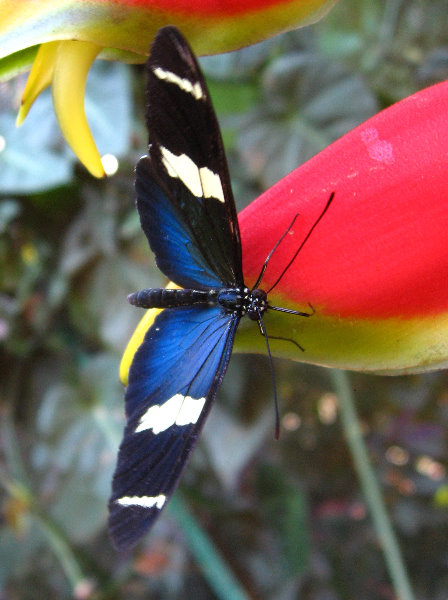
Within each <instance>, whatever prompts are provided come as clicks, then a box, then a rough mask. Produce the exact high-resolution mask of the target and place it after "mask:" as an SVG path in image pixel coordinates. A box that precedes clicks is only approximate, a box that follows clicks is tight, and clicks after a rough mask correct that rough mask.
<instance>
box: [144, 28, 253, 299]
mask: <svg viewBox="0 0 448 600" xmlns="http://www.w3.org/2000/svg"><path fill="white" fill-rule="evenodd" d="M147 76H148V85H147V110H146V120H147V125H148V131H149V154H148V156H145V157H143V158H142V159H141V160H140V162H139V163H138V165H137V169H136V191H137V208H138V212H139V214H140V220H141V224H142V228H143V231H144V232H145V234H146V236H147V238H148V241H149V244H150V246H151V249H152V250H153V252H154V254H155V256H156V261H157V264H158V266H159V268H160V270H161V271H162V272H163V273H165V275H167V277H169V278H170V279H171V280H172V281H174V282H175V283H177V284H178V285H179V286H181V287H184V288H196V289H206V288H209V287H221V286H224V287H229V286H242V285H243V275H242V262H241V243H240V233H239V228H238V220H237V216H236V209H235V203H234V200H233V195H232V190H231V186H230V179H229V174H228V169H227V162H226V158H225V154H224V149H223V143H222V139H221V133H220V130H219V125H218V122H217V120H216V116H215V113H214V110H213V107H212V104H211V101H210V96H209V92H208V90H207V86H206V84H205V81H204V78H203V76H202V74H201V71H200V69H199V66H198V64H197V62H196V59H195V57H194V54H193V53H192V51H191V50H190V48H189V46H188V45H187V43H186V42H185V40H184V39H183V38H182V36H181V35H180V34H179V32H178V31H177V30H176V29H175V28H174V27H165V28H164V29H162V30H161V31H160V32H159V34H158V35H157V37H156V39H155V41H154V43H153V45H152V47H151V54H150V57H149V59H148V61H147Z"/></svg>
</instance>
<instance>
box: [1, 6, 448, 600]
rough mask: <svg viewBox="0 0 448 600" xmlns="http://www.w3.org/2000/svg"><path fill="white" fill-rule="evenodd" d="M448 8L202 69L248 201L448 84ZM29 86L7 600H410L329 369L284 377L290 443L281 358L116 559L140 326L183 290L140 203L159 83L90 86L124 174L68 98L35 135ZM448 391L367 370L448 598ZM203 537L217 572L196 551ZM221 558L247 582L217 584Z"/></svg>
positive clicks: (4, 521) (218, 423) (341, 24)
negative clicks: (360, 472)
mask: <svg viewBox="0 0 448 600" xmlns="http://www.w3.org/2000/svg"><path fill="white" fill-rule="evenodd" d="M447 8H448V6H447V2H446V1H444V0H433V2H431V3H427V2H423V0H409V1H408V2H403V1H400V0H384V1H381V2H380V1H378V2H371V1H368V0H340V2H339V4H338V5H336V7H335V9H334V10H333V11H332V12H331V13H330V14H329V15H328V16H327V17H326V18H325V19H324V20H323V21H321V22H320V23H319V24H317V25H316V26H313V27H311V28H307V29H304V30H301V31H297V32H293V33H289V34H286V35H282V36H278V37H276V38H275V39H273V40H269V41H266V42H263V43H261V44H258V45H257V46H254V47H251V48H247V49H245V50H242V51H240V52H236V53H233V54H229V55H225V56H218V57H210V58H207V59H203V60H202V65H203V67H204V70H205V72H206V74H207V78H208V81H209V84H210V89H211V93H212V96H213V99H214V102H215V106H216V108H217V112H218V115H219V117H220V121H221V124H222V127H223V134H224V139H225V143H226V147H227V150H228V157H229V163H230V170H231V174H232V179H233V184H234V191H235V196H236V197H237V203H238V207H239V208H242V207H243V206H244V205H245V204H246V203H247V202H249V201H250V200H251V199H253V198H254V197H256V196H257V195H258V194H259V193H260V192H262V191H263V190H265V189H266V188H267V187H268V186H270V185H271V184H273V183H274V182H275V181H277V180H278V179H280V178H281V177H282V176H283V175H285V174H286V173H287V172H288V171H290V170H291V169H293V168H295V167H296V166H298V165H299V164H300V163H302V162H304V161H305V160H307V159H308V158H309V157H311V156H313V155H314V154H315V153H316V152H318V151H319V150H321V149H322V148H324V147H325V146H326V145H327V144H329V143H330V142H331V141H333V140H334V139H336V138H337V137H339V136H341V135H343V134H344V133H345V132H346V131H348V130H349V129H351V128H352V127H354V126H356V125H357V124H359V123H360V122H362V121H363V120H365V119H366V118H368V117H369V116H371V115H372V114H374V113H375V112H376V111H378V110H379V109H380V108H383V107H385V106H387V105H389V104H391V103H393V102H395V101H397V100H399V99H400V98H402V97H404V96H407V95H409V94H411V93H413V92H414V91H416V90H418V89H419V88H421V87H424V86H426V85H429V84H431V83H433V82H436V81H439V80H442V79H445V78H446V76H447V74H448V11H447ZM148 44H149V40H148ZM22 86H23V80H15V81H13V82H10V83H9V84H3V85H2V86H1V87H0V107H1V108H0V136H2V137H3V138H4V140H5V142H6V145H5V148H4V150H3V151H2V152H0V194H2V195H1V202H0V344H1V347H0V417H1V428H0V452H1V454H0V484H1V492H0V493H1V522H0V598H1V599H2V600H16V599H19V598H20V599H21V600H28V599H30V600H31V599H33V600H34V599H37V598H39V599H40V598H46V599H48V600H52V599H56V598H57V599H61V598H70V597H73V596H74V597H76V598H79V599H83V598H95V599H106V598H114V599H115V598H116V599H119V598H120V599H121V598H123V599H124V598H126V599H131V600H132V599H134V598H135V599H139V598H163V599H169V598H180V597H182V598H195V599H196V598H199V599H202V598H203V599H209V598H210V599H211V598H215V597H218V596H219V597H220V598H237V597H238V598H244V597H246V598H249V597H251V598H269V599H270V598H275V599H282V600H289V599H295V598H301V599H306V600H336V599H344V600H345V599H347V600H352V599H355V598H356V599H359V598H362V599H363V600H369V599H372V600H379V599H380V600H381V599H384V600H386V599H391V598H393V591H392V589H391V586H390V583H389V580H388V576H387V574H386V572H385V567H384V563H383V559H382V556H381V553H380V551H379V548H378V544H377V539H376V537H375V533H374V531H373V529H372V525H371V522H370V520H369V518H368V515H367V514H366V506H365V503H364V501H363V498H362V497H361V495H360V492H359V486H358V483H357V480H356V477H355V476H354V472H353V467H352V462H351V458H350V456H349V453H348V449H347V446H346V443H345V440H344V438H343V436H342V433H341V429H340V426H339V423H338V418H337V416H338V414H337V413H338V407H337V400H336V399H335V397H334V395H333V394H332V392H331V383H330V380H329V378H328V374H327V373H326V372H325V370H323V369H318V368H314V367H306V366H303V365H300V364H292V363H286V362H282V363H280V362H278V363H277V364H276V376H277V386H278V392H279V396H280V398H281V414H282V434H281V439H280V441H279V442H275V441H274V440H273V432H274V411H273V407H272V389H271V384H270V374H269V370H268V365H267V361H266V358H265V357H261V356H251V357H247V356H234V357H233V358H232V362H231V366H230V369H229V371H228V374H227V376H226V378H225V380H224V385H223V388H222V390H221V392H220V394H219V397H218V401H217V403H216V407H215V408H214V410H213V411H212V414H211V416H210V419H209V422H208V423H207V426H206V428H205V430H204V432H203V436H202V440H201V443H200V444H199V447H198V449H197V450H196V452H195V454H194V456H193V459H192V461H191V464H190V466H189V468H188V470H187V471H186V473H185V476H184V477H183V480H182V485H181V493H182V496H180V495H179V502H182V499H183V503H182V504H180V505H179V506H178V509H177V510H176V504H175V505H174V506H173V507H172V508H171V509H169V510H167V511H166V512H165V513H164V514H163V517H162V518H161V519H160V521H159V522H158V523H157V525H156V526H155V528H154V529H153V531H152V532H151V534H150V535H149V536H148V537H147V538H146V539H145V540H144V541H143V542H142V543H141V544H140V546H139V547H138V548H137V550H136V551H135V553H134V554H133V555H132V556H128V557H126V556H119V555H118V554H117V553H115V551H114V550H113V549H112V548H111V545H110V542H109V539H108V536H107V531H106V504H107V499H108V496H109V492H110V481H111V476H112V472H113V468H114V464H115V457H116V450H117V446H118V443H119V440H120V436H121V432H122V428H123V423H124V415H123V390H122V388H121V385H120V384H119V382H118V364H119V360H120V354H121V352H122V351H123V349H124V347H125V345H126V342H127V340H128V338H129V336H130V334H131V332H132V330H133V328H134V326H135V325H136V323H137V321H138V318H139V316H140V314H139V312H138V311H136V310H135V309H132V308H131V307H129V305H128V304H127V302H126V295H127V294H128V293H129V292H131V291H134V290H136V289H139V288H141V287H150V286H153V285H159V284H161V283H162V282H163V279H162V277H161V275H160V273H158V272H157V270H156V269H155V265H154V261H153V258H152V256H151V255H150V252H149V251H148V247H147V242H146V240H145V239H144V236H143V234H142V232H141V231H140V228H139V223H138V218H137V214H136V211H135V209H134V206H133V199H134V192H133V187H132V185H133V182H132V180H133V167H134V164H135V162H136V160H137V158H138V157H139V156H140V155H141V154H143V153H144V151H145V146H146V137H147V134H146V131H145V129H144V125H143V123H144V119H143V102H144V91H143V90H144V74H143V69H142V68H139V67H134V68H130V67H127V66H124V65H118V64H107V65H104V64H103V65H102V64H100V65H98V66H97V67H96V68H95V70H94V71H93V72H92V74H91V76H89V84H88V96H87V102H86V104H87V111H88V117H89V121H90V123H91V126H92V130H93V132H94V135H95V139H96V140H97V142H98V144H99V147H100V150H101V152H106V151H107V152H109V153H112V154H115V155H116V156H117V157H118V158H119V160H120V169H119V171H118V173H117V174H116V175H115V176H113V177H112V178H110V179H108V180H106V181H96V180H93V179H92V178H91V177H90V176H88V175H87V174H86V172H85V171H84V170H83V169H82V168H81V167H80V166H79V165H77V164H76V162H75V160H74V157H73V156H72V155H71V153H70V151H69V150H68V149H67V148H66V147H65V145H64V143H63V142H62V139H61V137H60V134H59V133H58V130H57V126H56V124H55V121H54V117H53V115H52V110H51V104H50V98H49V96H48V95H43V97H41V98H39V100H38V101H37V102H36V105H35V106H34V107H33V108H32V110H31V113H30V115H29V117H28V119H27V121H26V122H25V124H24V125H23V126H22V127H21V128H20V129H19V130H16V129H15V127H14V126H13V123H14V119H15V114H16V110H17V106H18V99H19V95H20V90H21V88H22ZM447 380H448V377H447V375H446V374H445V373H444V372H440V373H435V374H431V375H425V376H414V377H399V378H393V379H386V378H380V377H372V376H364V375H359V374H357V375H354V376H353V377H352V382H353V387H354V389H355V393H356V396H357V398H358V406H359V411H360V414H361V420H362V424H363V427H364V431H365V434H366V439H367V442H368V444H369V448H370V452H371V458H372V462H373V464H374V466H375V469H376V471H377V474H378V478H379V479H380V481H381V483H382V485H383V488H384V493H385V497H386V501H387V504H388V507H389V511H390V512H391V514H392V517H393V522H394V525H395V528H396V530H397V532H398V535H399V538H400V541H401V544H402V548H403V552H404V556H405V560H406V562H407V564H408V566H409V570H410V572H411V574H412V580H413V585H414V587H415V590H416V593H417V595H418V597H419V598H420V599H422V600H424V599H430V598H431V599H442V598H446V595H447V590H448V578H447V574H446V560H447V552H448V543H447V539H448V526H447V514H446V510H447V505H448V500H447V497H448V496H447V493H446V490H447V489H448V487H447V486H448V479H447V475H446V467H447V458H448V456H447V433H446V432H447V425H448V391H447V390H448V387H447ZM229 449H231V452H229ZM182 506H183V509H182V510H184V509H186V507H188V508H187V510H189V511H190V512H189V513H188V514H190V515H191V519H192V522H191V523H190V520H189V519H188V523H190V524H189V525H188V527H187V522H186V521H187V520H186V519H181V518H180V517H179V515H180V514H182V512H181V508H180V507H182ZM202 534H206V535H207V536H208V540H209V543H211V546H207V547H208V548H209V550H208V552H209V555H208V556H209V562H210V565H207V564H206V562H207V560H203V562H202V564H201V560H200V559H198V560H196V561H195V559H194V557H193V554H192V552H191V549H192V547H194V545H195V544H196V546H198V544H200V543H202V542H200V540H202V539H203V537H201V536H202ZM215 552H216V556H217V557H218V558H219V557H221V559H222V563H219V560H218V559H217V560H218V562H217V563H216V564H217V565H218V566H217V568H218V569H220V568H227V569H228V570H229V572H231V573H233V575H234V577H236V581H237V587H236V589H233V588H232V589H230V587H229V588H225V587H224V586H225V585H227V584H225V583H220V584H219V585H215V586H213V584H211V583H210V577H208V578H207V577H206V576H205V575H204V573H206V572H207V568H211V563H212V559H213V561H214V560H215V558H216V557H214V553H215ZM196 556H199V555H198V554H197V553H196ZM213 564H215V562H213ZM220 564H221V566H219V565H220ZM215 573H216V572H215ZM222 581H225V578H223V579H222ZM220 582H221V580H220ZM228 585H230V584H228ZM220 586H221V587H220ZM217 588H219V589H217Z"/></svg>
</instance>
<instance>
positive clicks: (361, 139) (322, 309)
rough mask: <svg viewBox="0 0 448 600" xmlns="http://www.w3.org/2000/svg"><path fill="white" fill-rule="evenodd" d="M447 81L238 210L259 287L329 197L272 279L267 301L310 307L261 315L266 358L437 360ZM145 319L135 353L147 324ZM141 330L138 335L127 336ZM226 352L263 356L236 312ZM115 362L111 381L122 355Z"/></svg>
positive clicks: (442, 315) (248, 270)
mask: <svg viewBox="0 0 448 600" xmlns="http://www.w3.org/2000/svg"><path fill="white" fill-rule="evenodd" d="M447 106H448V82H444V83H440V84H438V85H435V86H432V87H430V88H427V89H425V90H423V91H421V92H418V93H416V94H414V95H412V96H410V97H408V98H406V99H405V100H402V101H401V102H399V103H397V104H395V105H393V106H391V107H389V108H387V109H386V110H384V111H382V112H380V113H379V114H377V115H375V116H374V117H372V118H371V119H369V120H368V121H366V122H365V123H364V124H362V125H360V126H359V127H357V128H356V129H354V130H353V131H351V132H350V133H348V134H346V135H345V136H344V137H342V138H341V139H339V140H338V141H336V142H335V143H333V144H332V145H331V146H329V147H328V148H327V149H326V150H324V151H323V152H321V153H320V154H318V155H317V156H315V157H314V158H312V159H311V160H309V161H308V162H307V163H305V164H304V165H302V166H301V167H299V168H298V169H296V170H295V171H293V172H292V173H290V174H289V175H288V176H286V177H285V178H284V179H282V180H281V181H279V182H278V183H277V184H276V185H274V186H273V187H272V188H270V189H269V190H267V191H266V192H265V193H264V194H263V195H262V196H260V197H259V198H258V199H257V200H255V201H254V202H252V203H251V204H250V205H249V206H248V207H247V208H246V209H245V210H243V211H242V213H241V214H240V215H239V222H240V228H241V235H242V245H243V270H244V277H245V281H246V283H247V284H248V285H250V284H251V283H253V282H254V281H255V280H256V278H257V276H258V273H259V272H260V268H261V265H262V264H263V261H264V259H265V258H266V256H267V255H268V253H269V252H270V250H271V249H272V247H273V246H274V244H275V243H276V242H277V240H278V239H279V238H280V237H281V236H282V234H283V233H284V232H285V231H286V229H287V228H288V226H289V225H290V223H291V221H292V220H293V218H294V216H295V215H296V214H298V215H299V216H298V218H297V220H296V222H295V224H294V226H293V228H292V230H291V231H290V232H289V234H288V235H287V236H286V237H285V239H284V240H283V241H282V242H281V243H280V245H279V246H278V248H277V249H276V251H275V252H274V254H273V256H272V259H271V260H270V262H269V265H268V268H267V270H266V273H265V275H264V277H263V279H262V282H261V285H260V287H261V288H263V289H265V290H268V289H269V288H270V287H271V286H272V285H273V284H274V283H275V282H276V280H277V278H278V277H279V276H280V275H281V273H282V271H283V270H284V268H285V266H286V265H287V264H288V263H289V261H290V259H291V257H292V256H293V255H294V253H295V251H296V250H297V248H298V247H299V245H300V242H301V241H302V240H303V239H304V237H305V236H306V235H307V233H308V232H309V230H310V228H311V227H312V225H313V223H314V222H315V221H316V219H317V217H318V215H319V214H320V212H321V211H322V209H323V207H324V206H325V204H326V202H327V200H328V198H329V196H330V194H331V192H335V197H334V200H333V202H332V204H331V206H330V208H329V209H328V211H327V213H326V214H325V216H324V217H323V219H322V220H321V221H320V222H319V224H318V225H317V227H316V228H315V229H314V231H313V233H312V234H311V236H310V238H309V240H308V241H307V243H306V244H305V246H304V247H303V249H302V250H301V252H300V253H299V255H298V257H297V258H296V260H295V261H294V262H293V263H292V265H291V266H290V267H289V269H288V270H287V272H286V273H285V275H284V276H283V277H282V278H281V280H280V282H279V283H278V285H277V286H276V287H275V288H274V289H273V290H272V291H271V292H270V293H269V300H270V302H271V303H272V304H274V305H277V306H285V307H288V308H292V309H296V310H302V311H303V310H305V311H306V310H308V311H310V308H309V304H311V305H312V307H313V308H314V310H315V313H314V315H313V316H311V317H309V318H303V317H298V316H292V315H288V314H283V313H278V312H274V311H268V312H267V313H265V325H266V329H267V331H268V334H269V335H272V336H283V337H286V338H291V339H293V340H295V341H296V342H299V343H300V344H301V346H303V348H304V350H305V351H304V352H301V351H300V350H299V349H298V348H297V347H296V346H295V345H294V344H292V343H290V342H288V341H275V340H271V350H272V351H273V353H274V354H275V355H277V356H284V357H289V358H292V359H294V360H301V361H305V362H310V363H314V364H320V365H326V366H334V367H339V368H344V369H352V370H362V371H375V372H382V373H389V374H396V373H404V372H406V373H409V372H419V371H425V370H431V369H436V368H440V367H445V366H447V364H448V119H447V118H446V107H447ZM151 318H152V317H151V312H150V311H149V312H148V313H147V314H146V315H145V319H146V323H143V322H142V324H141V328H140V330H137V332H136V334H135V336H134V337H133V343H134V348H135V347H136V346H138V343H139V342H138V339H142V335H143V334H144V331H145V328H147V326H148V323H149V322H150V321H151ZM138 336H140V338H138ZM235 350H237V351H244V352H266V346H265V341H264V339H263V337H262V336H261V335H260V334H259V331H258V327H257V326H256V324H255V323H253V322H251V321H250V320H249V319H247V318H246V319H245V318H243V319H242V320H241V324H240V326H239V329H238V332H237V336H236V343H235ZM132 355H133V352H132V346H131V345H130V346H129V350H128V351H127V354H125V356H124V357H123V363H122V366H121V377H122V380H125V379H126V375H127V369H128V367H129V363H130V361H131V359H132Z"/></svg>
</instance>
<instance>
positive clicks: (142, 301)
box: [128, 287, 268, 321]
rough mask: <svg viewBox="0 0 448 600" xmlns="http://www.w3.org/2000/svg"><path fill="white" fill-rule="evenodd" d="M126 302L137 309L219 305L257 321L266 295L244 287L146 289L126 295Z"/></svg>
mask: <svg viewBox="0 0 448 600" xmlns="http://www.w3.org/2000/svg"><path fill="white" fill-rule="evenodd" d="M128 301H129V302H130V303H131V304H133V305H134V306H139V307H140V308H179V307H181V306H195V305H198V304H203V305H206V306H210V305H216V304H219V305H220V306H222V307H223V308H224V309H225V311H226V312H229V313H234V314H237V315H239V316H243V315H246V314H247V316H248V317H249V318H250V319H252V320H254V321H256V320H258V319H259V315H260V314H262V313H263V312H264V311H265V310H266V309H267V307H268V303H267V299H266V292H264V291H263V290H260V289H255V290H249V288H247V287H228V288H210V289H208V290H195V289H166V288H149V289H144V290H140V291H139V292H135V293H134V294H130V295H129V296H128Z"/></svg>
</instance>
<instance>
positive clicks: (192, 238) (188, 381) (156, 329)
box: [109, 27, 243, 550]
mask: <svg viewBox="0 0 448 600" xmlns="http://www.w3.org/2000/svg"><path fill="white" fill-rule="evenodd" d="M147 68H148V109H147V122H148V129H149V133H150V148H149V156H147V157H144V158H142V159H141V160H140V162H139V164H138V165H137V171H136V190H137V208H138V211H139V214H140V219H141V223H142V227H143V230H144V232H145V234H146V236H147V238H148V241H149V243H150V246H151V248H152V249H153V251H154V253H155V255H156V260H157V263H158V265H159V267H160V269H161V270H162V271H163V272H164V273H165V274H166V275H167V276H168V277H169V278H170V279H172V280H173V281H174V282H175V283H177V284H178V285H180V286H182V287H188V288H198V289H207V288H210V287H219V288H221V287H227V286H240V285H243V277H242V266H241V245H240V234H239V229H238V222H237V218H236V210H235V205H234V201H233V196H232V192H231V188H230V182H229V176H228V171H227V165H226V160H225V156H224V150H223V146H222V140H221V135H220V132H219V127H218V124H217V121H216V117H215V114H214V112H213V108H212V105H211V102H210V99H209V95H208V91H207V88H206V86H205V83H204V80H203V77H202V75H201V72H200V70H199V67H198V65H197V63H196V59H195V58H194V55H193V54H192V52H191V50H190V49H189V47H188V45H187V43H186V42H185V41H184V40H183V38H182V37H181V36H180V34H179V33H178V32H177V30H175V29H174V28H172V27H168V28H165V29H163V30H161V31H160V32H159V34H158V35H157V37H156V39H155V41H154V43H153V46H152V48H151V55H150V58H149V59H148V63H147ZM239 318H240V317H239V315H238V314H234V313H229V312H226V311H225V310H224V309H223V308H222V307H220V306H218V305H214V306H202V307H201V306H193V307H183V308H169V309H166V310H164V311H163V312H162V313H161V314H160V315H159V316H158V317H157V318H156V320H155V322H154V324H153V326H152V327H151V328H150V329H149V330H148V332H147V334H146V337H145V340H144V342H143V343H142V345H141V346H140V347H139V349H138V351H137V352H136V355H135V357H134V360H133V362H132V365H131V369H130V372H129V378H128V380H129V384H128V388H127V391H126V413H127V418H128V421H127V425H126V429H125V433H124V438H123V442H122V444H121V446H120V451H119V456H118V464H117V468H116V471H115V475H114V480H113V490H112V496H111V500H110V503H109V509H110V518H109V525H110V532H111V536H112V540H113V542H114V544H115V546H116V547H117V548H118V549H120V550H125V549H127V548H129V547H130V546H132V545H133V544H135V543H136V542H137V540H138V539H139V538H140V537H141V536H142V535H143V534H144V533H145V531H147V529H148V528H149V527H150V526H151V524H152V523H153V522H154V520H155V519H156V518H157V517H158V515H159V514H160V511H161V509H162V508H163V507H164V506H165V504H166V502H167V500H168V499H169V497H170V496H171V494H172V493H173V491H174V489H175V487H176V485H177V481H178V479H179V477H180V475H181V472H182V470H183V468H184V466H185V464H186V461H187V459H188V457H189V455H190V453H191V450H192V449H193V447H194V445H195V443H196V441H197V438H198V435H199V432H200V430H201V428H202V425H203V423H204V420H205V418H206V416H207V414H208V412H209V410H210V407H211V404H212V401H213V399H214V397H215V395H216V392H217V390H218V388H219V386H220V384H221V381H222V378H223V376H224V373H225V371H226V369H227V365H228V362H229V359H230V355H231V351H232V346H233V340H234V337H235V331H236V328H237V326H238V322H239Z"/></svg>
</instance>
